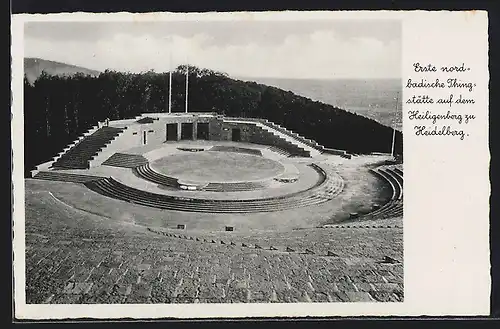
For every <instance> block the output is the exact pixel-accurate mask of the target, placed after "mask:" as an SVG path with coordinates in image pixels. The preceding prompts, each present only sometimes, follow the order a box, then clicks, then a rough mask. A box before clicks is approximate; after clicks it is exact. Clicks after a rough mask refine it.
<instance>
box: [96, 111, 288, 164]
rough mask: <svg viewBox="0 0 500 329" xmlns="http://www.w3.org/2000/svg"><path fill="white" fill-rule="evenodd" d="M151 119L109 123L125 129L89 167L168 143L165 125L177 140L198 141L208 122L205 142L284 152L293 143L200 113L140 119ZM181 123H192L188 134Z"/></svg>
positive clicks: (238, 122) (247, 125) (256, 128)
mask: <svg viewBox="0 0 500 329" xmlns="http://www.w3.org/2000/svg"><path fill="white" fill-rule="evenodd" d="M148 117H149V118H152V119H153V120H152V122H151V123H137V122H136V121H137V120H136V119H134V120H127V121H124V120H121V121H116V122H114V121H111V122H110V126H117V127H127V129H126V130H125V131H124V132H123V133H122V134H121V135H120V136H118V137H117V138H116V139H115V140H113V141H112V142H111V143H110V144H109V145H107V147H106V148H104V149H103V150H102V151H101V152H100V153H99V154H98V155H97V156H96V157H95V158H94V159H93V160H91V161H90V165H91V167H95V166H98V165H100V164H102V163H103V162H104V161H106V159H108V158H109V157H110V156H111V155H113V154H114V153H116V152H122V151H125V150H127V149H130V148H132V147H137V146H143V145H158V146H160V145H161V144H163V143H165V142H167V129H169V127H168V124H176V125H177V134H176V140H177V141H180V140H181V137H182V136H184V137H188V138H187V140H197V130H198V124H200V123H208V127H209V128H208V129H209V132H208V139H209V140H212V141H239V142H244V143H257V144H264V145H270V146H276V147H280V148H283V149H285V150H286V149H290V147H292V148H293V147H295V145H294V144H291V143H290V142H288V141H286V140H284V139H282V138H280V137H279V136H277V135H275V134H273V133H272V132H270V131H267V130H264V129H262V128H261V127H260V126H258V125H257V124H256V123H253V122H251V121H247V122H245V121H243V120H231V119H230V118H224V117H223V116H220V115H213V114H203V113H188V114H184V113H175V114H168V113H151V114H144V115H143V116H142V118H148ZM183 123H191V124H192V127H191V129H190V132H189V133H184V134H183V133H182V130H183V129H185V128H187V127H186V126H183Z"/></svg>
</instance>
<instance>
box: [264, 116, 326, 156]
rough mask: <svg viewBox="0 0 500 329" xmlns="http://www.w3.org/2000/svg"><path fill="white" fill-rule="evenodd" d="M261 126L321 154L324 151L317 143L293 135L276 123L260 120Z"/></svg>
mask: <svg viewBox="0 0 500 329" xmlns="http://www.w3.org/2000/svg"><path fill="white" fill-rule="evenodd" d="M261 123H262V124H264V125H266V126H268V127H270V128H273V129H276V130H277V131H279V132H281V133H283V134H285V135H287V136H290V137H292V138H294V139H296V140H298V141H300V142H301V143H304V144H306V145H307V146H310V147H312V148H314V149H316V150H318V151H320V152H323V151H324V147H323V146H321V145H319V144H318V143H316V142H315V141H313V140H310V139H307V138H305V137H303V136H300V135H299V134H297V133H295V132H292V131H290V130H288V129H286V128H284V127H282V126H279V125H277V124H276V123H274V122H270V121H267V120H262V121H261Z"/></svg>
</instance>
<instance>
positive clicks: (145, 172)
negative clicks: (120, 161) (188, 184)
mask: <svg viewBox="0 0 500 329" xmlns="http://www.w3.org/2000/svg"><path fill="white" fill-rule="evenodd" d="M132 170H133V172H134V174H135V175H137V176H139V177H141V178H144V179H146V180H148V181H150V182H153V183H156V184H159V185H162V186H170V187H175V188H178V187H179V183H178V182H177V179H176V178H173V177H169V176H166V175H162V174H160V173H158V172H156V171H154V170H153V169H152V168H151V166H150V165H149V163H146V164H145V165H142V166H139V167H134V168H133V169H132Z"/></svg>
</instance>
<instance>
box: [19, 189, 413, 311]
mask: <svg viewBox="0 0 500 329" xmlns="http://www.w3.org/2000/svg"><path fill="white" fill-rule="evenodd" d="M178 231H179V230H178ZM174 233H175V236H174ZM227 233H229V232H224V233H223V232H220V233H217V232H215V233H214V232H212V233H203V232H193V233H191V232H184V233H182V232H174V230H170V231H169V230H165V229H163V230H161V231H160V230H159V229H156V228H150V229H149V230H148V229H147V228H146V227H142V226H138V225H132V224H125V223H119V222H116V221H114V220H112V219H106V218H104V217H100V216H95V215H92V214H89V213H85V212H82V211H75V210H72V209H69V208H65V207H62V206H61V205H59V204H57V202H56V201H55V200H54V199H52V198H50V196H49V195H46V194H41V193H40V194H37V195H36V197H27V198H26V302H27V303H58V304H60V303H65V304H68V303H85V304H90V303H105V304H109V303H238V302H375V301H378V302H400V301H403V265H402V241H403V239H402V235H403V232H402V229H400V228H391V229H389V228H375V229H369V228H336V229H306V230H297V231H290V232H288V233H283V232H280V233H276V232H248V233H238V232H231V233H235V234H233V235H229V234H227ZM229 237H231V238H229ZM197 239H198V241H197ZM212 240H213V241H214V242H212ZM231 242H233V244H231ZM271 247H273V248H274V249H271ZM287 247H288V248H289V249H288V251H287V250H286V248H287ZM275 249H276V250H275ZM306 249H308V250H309V252H308V251H307V250H306ZM329 252H330V253H329ZM385 256H389V257H390V259H396V260H399V262H396V263H392V262H384V261H383V259H384V257H385Z"/></svg>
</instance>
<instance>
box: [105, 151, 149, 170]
mask: <svg viewBox="0 0 500 329" xmlns="http://www.w3.org/2000/svg"><path fill="white" fill-rule="evenodd" d="M146 164H148V160H147V159H146V158H145V157H143V156H142V155H138V154H126V153H115V154H113V155H112V156H110V157H109V158H108V159H107V160H106V161H104V162H103V163H102V165H104V166H111V167H122V168H136V167H140V166H144V165H146Z"/></svg>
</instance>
